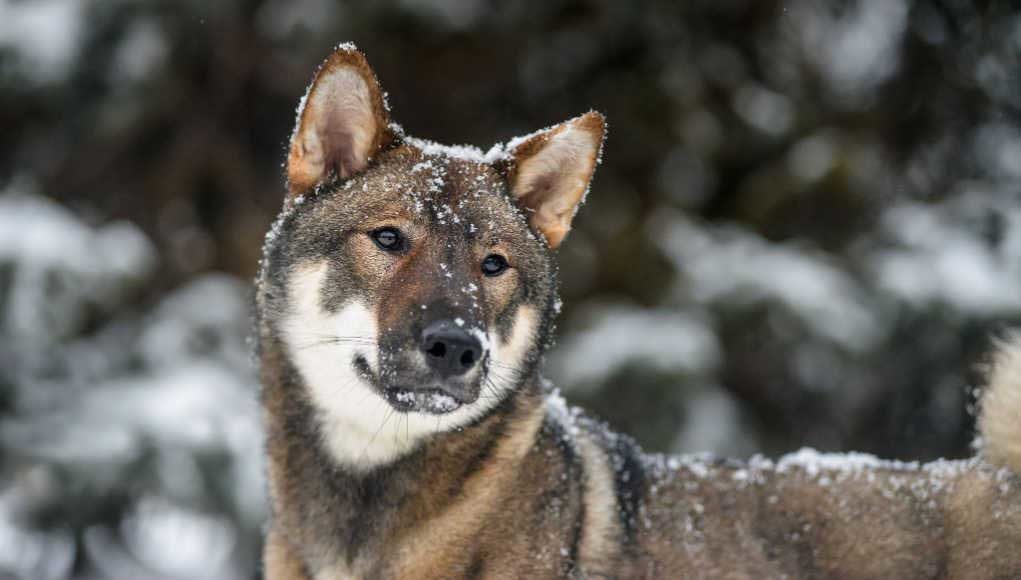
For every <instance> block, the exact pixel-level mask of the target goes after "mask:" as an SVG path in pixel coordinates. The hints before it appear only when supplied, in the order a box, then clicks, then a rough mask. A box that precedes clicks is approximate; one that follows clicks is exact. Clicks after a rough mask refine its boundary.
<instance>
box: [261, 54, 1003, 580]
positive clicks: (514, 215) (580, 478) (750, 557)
mask: <svg viewBox="0 0 1021 580" xmlns="http://www.w3.org/2000/svg"><path fill="white" fill-rule="evenodd" d="M387 122H388V117H387V114H386V111H385V107H384V103H383V98H382V91H381V90H380V89H379V87H378V85H377V83H376V80H375V77H374V75H373V74H372V71H371V69H369V68H368V64H367V63H366V62H365V60H364V57H362V56H361V54H360V53H357V51H355V50H354V49H353V48H351V47H341V48H340V49H338V51H337V53H335V54H334V55H333V56H331V57H330V59H328V60H327V62H326V63H325V64H324V65H323V67H322V69H321V70H320V72H319V74H317V76H316V80H315V81H314V83H313V86H312V88H311V89H310V90H309V94H308V102H307V103H306V106H305V107H304V108H303V109H302V110H301V113H300V115H299V120H298V127H297V128H296V130H295V136H294V139H293V140H292V147H291V152H290V157H289V165H288V175H289V178H290V192H291V195H292V198H291V200H290V201H289V202H288V203H289V207H290V209H291V210H293V211H294V212H295V213H294V214H292V215H291V217H293V218H294V220H295V223H298V224H300V226H301V227H302V228H303V229H298V228H299V225H295V224H294V223H291V227H293V228H295V230H292V231H290V232H287V231H286V230H285V231H284V233H283V234H280V232H277V234H278V235H274V236H271V239H270V240H268V242H267V250H266V255H265V256H264V257H265V260H266V263H265V265H264V267H265V268H268V271H267V270H264V272H263V277H262V278H261V280H260V281H261V282H262V283H261V284H260V291H259V293H258V296H257V304H258V311H259V314H260V322H259V355H260V363H261V369H260V373H261V380H262V385H263V390H262V403H263V408H264V412H265V425H266V452H267V476H268V480H269V493H270V501H271V507H272V521H271V522H270V524H269V528H268V534H267V539H266V546H265V551H264V559H263V561H264V566H265V577H266V578H267V579H268V580H351V579H359V580H361V579H365V580H370V579H372V580H376V579H391V578H394V579H399V580H412V579H415V580H418V579H447V578H494V579H504V578H507V579H517V578H528V579H529V580H532V579H537V580H546V579H548V580H554V579H558V578H572V579H578V580H580V579H588V578H614V579H620V580H623V579H632V578H634V579H659V578H666V579H674V578H713V579H715V578H727V579H745V578H748V579H752V578H756V579H757V578H790V579H798V578H805V579H815V578H840V579H845V578H846V579H862V580H865V579H878V578H895V579H915V578H917V579H944V578H949V579H959V578H961V579H972V578H974V579H1007V578H1021V478H1019V475H1018V473H1019V472H1021V342H1018V341H1015V342H1013V343H1007V344H1004V345H1001V347H1000V349H999V351H998V353H997V354H996V355H995V357H994V360H993V364H992V366H991V372H990V374H989V387H988V389H987V390H986V394H985V397H984V399H983V401H982V412H981V416H980V418H979V427H980V430H981V437H980V439H981V441H982V445H981V451H982V456H981V458H976V459H972V460H968V461H955V462H947V461H939V462H934V463H931V464H927V465H918V464H904V463H894V462H880V461H878V460H876V459H875V458H870V457H866V456H860V455H853V454H851V455H843V456H823V455H819V454H816V453H814V452H810V451H803V452H801V453H798V454H794V455H792V456H788V457H785V458H783V459H781V460H780V461H778V462H776V463H774V462H771V461H766V460H763V459H754V460H752V461H751V462H749V463H746V464H740V463H736V462H725V461H716V460H712V459H706V458H692V457H687V458H665V457H662V456H648V455H643V454H641V453H640V450H638V449H637V447H636V446H635V445H634V444H633V443H632V442H631V441H630V440H629V439H627V438H625V437H622V436H618V435H616V434H613V433H612V432H610V431H608V430H607V429H606V428H605V426H603V425H601V424H599V423H597V422H595V421H593V420H590V419H587V418H585V417H584V416H583V415H581V414H580V413H576V412H574V411H568V410H567V409H566V408H565V406H564V404H563V401H562V400H561V399H559V398H558V397H557V396H555V395H552V394H550V392H549V389H548V388H546V387H544V385H543V383H542V380H541V378H540V376H539V374H538V368H537V363H538V361H539V360H540V355H541V353H542V349H541V347H542V345H545V344H546V342H545V341H546V339H547V338H548V332H549V329H550V328H551V320H552V314H551V310H550V309H551V308H552V306H551V305H552V303H553V299H554V298H555V293H554V286H555V284H554V283H555V278H554V276H553V273H552V271H551V270H550V269H549V268H550V264H551V262H550V258H549V256H550V255H551V254H550V252H549V249H550V248H556V247H557V246H558V245H559V244H560V243H561V241H562V240H563V237H564V235H566V233H567V232H568V231H569V229H570V221H571V219H572V218H573V216H574V213H575V211H576V210H577V207H578V205H579V204H580V203H581V201H582V198H583V197H584V193H585V188H586V187H587V184H588V180H589V179H590V178H591V176H592V171H593V170H594V168H595V165H596V163H597V159H598V154H599V148H600V146H601V142H602V138H603V131H604V123H603V118H602V116H601V115H599V114H598V113H594V112H593V113H589V114H586V115H583V116H581V117H579V118H577V119H574V120H571V121H568V122H566V123H563V124H561V125H558V126H555V127H553V128H551V129H547V130H544V131H541V132H539V133H536V134H533V135H531V136H528V137H526V138H523V139H521V140H518V141H514V142H512V143H511V144H510V145H509V146H508V149H507V151H506V153H507V154H508V155H507V156H505V157H503V158H501V159H499V160H493V161H490V160H487V159H485V158H481V157H480V158H478V159H476V158H472V157H471V156H468V157H467V158H466V157H465V156H463V155H461V153H463V152H455V153H453V154H451V153H450V152H447V153H444V152H443V151H444V150H443V149H442V148H441V147H440V146H437V145H435V144H431V145H430V144H428V143H426V142H417V141H414V140H411V139H410V138H407V139H406V140H402V139H405V138H404V137H403V136H395V135H391V134H390V131H389V129H387V125H386V123H387ZM391 139H393V140H395V141H394V142H392V143H391V142H389V140H391ZM427 150H432V152H431V153H429V152H427ZM437 151H439V152H437ZM370 160H371V163H370ZM360 172H361V173H360ZM351 176H354V179H349V180H347V181H345V182H344V183H336V184H332V183H331V180H333V179H334V178H336V177H351ZM437 183H440V184H442V186H440V185H436V184H437ZM433 186H435V190H433V191H432V194H431V195H434V196H435V199H432V200H429V203H432V204H433V205H432V206H431V207H430V208H429V211H425V212H422V211H420V210H421V207H419V206H420V205H422V199H421V196H419V195H418V193H420V192H422V191H430V187H433ZM313 188H315V189H316V191H315V192H312V189H313ZM483 192H485V193H483ZM299 194H300V195H302V196H304V195H305V194H308V195H309V197H310V199H309V200H305V199H304V197H301V198H299V197H298V195H299ZM299 202H300V203H299ZM453 207H456V208H462V207H463V208H464V209H463V211H465V212H469V211H474V212H475V214H474V215H475V216H476V217H475V218H472V219H476V221H477V222H478V223H479V224H481V223H483V222H488V223H489V224H491V225H488V226H486V227H485V228H482V227H476V226H475V222H472V226H471V228H470V231H468V232H467V233H465V231H464V230H465V229H466V228H468V226H467V225H466V223H465V220H460V218H458V221H455V220H454V218H453V217H451V216H452V215H453V212H454V210H452V209H451V208H453ZM439 210H442V212H443V214H444V216H446V217H445V218H444V219H442V220H440V219H439V218H438V217H436V216H437V215H438V214H439V213H440V211H439ZM522 210H523V211H524V213H525V216H526V217H522V215H521V213H520V212H521V211H522ZM302 211H304V213H301V212H302ZM430 212H431V214H430ZM464 215H466V216H467V215H469V214H468V213H465V214H464ZM427 216H428V217H427ZM478 216H483V217H482V218H479V217H478ZM284 217H285V218H286V217H288V216H287V215H285V216H284ZM447 218H449V219H447ZM526 219H527V220H528V223H527V224H526V221H525V220H526ZM299 220H305V221H299ZM430 220H431V221H430ZM281 224H282V225H281V227H282V228H285V227H287V224H285V223H283V222H281ZM528 225H530V226H531V230H529V229H528V227H527V226H528ZM377 228H398V229H399V230H400V231H401V232H402V233H403V234H404V235H405V236H406V238H407V240H408V241H409V245H408V247H407V248H405V249H406V251H400V252H396V251H394V252H385V251H383V250H381V248H380V247H378V245H377V242H376V241H373V239H374V238H371V237H370V235H371V234H372V233H373V231H374V230H375V229H377ZM535 233H538V234H541V235H542V236H544V237H545V238H546V240H547V242H548V247H547V246H545V245H543V244H541V243H540V242H539V241H537V240H536V237H537V236H535V235H534V234H535ZM280 235H291V236H295V238H296V240H295V242H294V244H293V247H287V248H283V250H286V251H283V250H282V251H278V252H275V251H274V250H281V248H280V247H278V246H274V244H275V243H279V240H280V237H279V236H280ZM274 240H276V241H274ZM288 252H293V254H291V253H288ZM491 253H499V254H500V255H502V256H506V258H507V263H508V264H509V268H510V269H509V270H507V271H506V272H504V273H503V274H502V275H500V276H498V277H489V276H485V277H483V275H482V273H481V269H480V264H481V263H482V262H483V260H484V259H485V257H486V256H487V255H489V254H491ZM439 264H443V266H442V271H441V269H440V267H439ZM469 285H471V286H474V287H475V290H474V291H472V292H471V293H468V294H466V293H465V292H464V288H465V287H467V286H469ZM451 296H453V299H451ZM469 299H470V300H472V301H474V300H476V299H477V301H478V304H477V305H476V306H474V307H473V309H467V308H465V307H464V306H463V302H464V301H466V300H469ZM444 300H447V301H448V302H450V301H451V300H453V301H456V302H457V303H456V304H454V305H451V304H449V303H445V302H444ZM331 301H332V302H333V304H332V305H331ZM352 304H353V306H352ZM426 304H438V305H439V307H438V308H431V310H439V309H441V308H449V309H451V310H452V312H455V314H451V316H453V315H464V316H478V317H479V320H478V321H476V322H479V324H481V327H485V328H487V329H493V328H495V329H497V330H498V332H496V333H495V334H492V336H493V338H492V339H489V338H488V337H489V336H490V334H486V335H485V336H486V337H487V340H491V347H490V348H489V351H488V354H489V355H490V356H491V357H493V360H496V361H499V360H504V361H508V360H509V361H512V363H513V364H511V363H506V362H504V363H502V366H500V367H495V366H494V368H493V369H491V371H492V375H493V376H497V375H498V374H499V373H518V375H516V376H517V377H518V378H517V379H515V380H516V381H517V382H515V383H514V384H513V387H507V390H506V392H503V393H497V396H495V397H492V399H493V400H492V405H491V406H490V407H487V408H485V409H484V410H483V411H480V412H478V413H476V414H471V415H462V418H464V419H465V420H464V421H463V422H459V423H458V422H452V421H457V419H454V418H452V417H455V416H456V415H457V413H458V412H459V411H463V410H464V409H463V408H462V409H459V410H455V411H452V412H447V413H445V414H438V415H436V417H435V421H436V429H435V430H432V426H431V424H430V425H429V426H428V429H427V430H420V431H418V432H416V433H415V438H413V437H412V436H411V435H410V434H409V433H408V427H409V426H411V425H416V423H414V422H413V421H416V422H418V423H417V426H418V427H421V425H422V421H423V417H425V418H428V420H430V421H431V420H432V419H433V417H431V416H429V415H420V414H416V413H418V412H417V411H413V412H407V413H403V414H402V413H398V414H397V417H396V419H395V422H394V423H388V422H387V421H388V420H389V418H390V415H386V413H390V414H391V415H392V411H393V409H394V407H391V406H389V405H391V403H389V402H387V399H384V398H383V396H382V393H385V392H386V389H385V388H384V387H385V385H383V386H379V384H382V383H378V384H375V388H376V389H377V390H375V391H373V390H370V389H369V386H368V385H369V382H368V381H370V380H371V379H373V378H374V377H373V376H372V373H373V372H374V371H373V370H372V367H373V365H374V364H382V363H381V362H380V360H381V359H383V358H386V357H390V358H391V359H396V358H397V357H399V356H400V355H403V354H408V353H409V352H412V353H419V354H420V351H419V348H421V345H420V343H416V342H407V341H406V342H400V343H399V344H400V345H401V347H400V348H394V349H391V350H390V351H384V350H378V351H374V352H373V353H370V354H366V353H368V351H365V352H360V353H359V356H362V357H363V359H364V362H363V366H365V365H367V366H368V368H369V370H368V371H365V370H360V371H358V372H359V373H361V374H358V375H351V377H350V378H352V382H353V383H354V384H356V385H357V384H359V383H357V381H363V382H365V383H366V384H365V385H362V388H363V390H362V392H361V394H360V395H359V396H354V397H350V398H346V396H349V395H350V391H348V392H347V393H345V392H344V391H343V389H344V388H345V387H347V388H350V385H344V384H341V383H344V381H343V380H336V376H341V377H342V378H344V377H347V375H343V374H341V375H335V374H331V373H334V371H335V370H336V369H338V368H340V369H345V371H344V372H348V373H349V374H351V373H354V372H355V371H353V370H352V369H354V368H355V367H356V362H358V359H354V360H355V362H352V361H350V360H337V358H340V357H337V358H334V357H333V356H332V355H334V354H336V353H337V352H344V353H345V354H347V355H348V357H350V356H351V353H350V352H348V351H337V350H330V348H323V350H318V351H316V350H309V349H314V348H321V347H323V345H324V344H330V340H326V341H325V342H324V341H323V336H324V335H326V338H327V339H330V338H331V334H330V333H337V332H349V331H357V330H358V329H359V328H360V329H361V330H362V331H363V332H366V333H374V334H377V335H378V336H379V337H382V336H384V334H385V333H387V332H389V333H395V332H398V331H402V332H403V330H402V325H405V324H407V325H408V326H409V327H410V326H411V322H409V321H410V320H414V317H415V316H424V315H422V314H421V313H420V311H419V309H420V308H422V306H424V305H426ZM458 304H460V306H458ZM342 307H343V309H342ZM456 308H461V309H460V310H456ZM543 309H546V310H543ZM295 311H300V312H302V313H303V314H302V316H297V317H295V316H293V315H294V312H295ZM334 315H336V316H337V317H338V318H342V319H343V322H344V324H340V323H339V322H337V320H338V319H335V318H331V317H332V316H334ZM370 315H371V316H370ZM359 317H360V318H359ZM366 320H369V322H366ZM507 321H513V324H508V322H507ZM335 326H336V327H341V326H343V328H334V327H335ZM366 329H370V330H366ZM394 329H397V330H394ZM303 332H304V333H306V334H302V333H303ZM409 332H410V331H409ZM480 332H481V331H480ZM390 336H391V338H392V337H393V336H398V335H397V334H391V335H390ZM399 336H403V335H399ZM355 338H357V341H356V342H359V343H360V344H362V345H364V344H365V343H373V344H374V343H376V342H380V341H381V340H376V337H355ZM352 348H354V347H352ZM297 353H301V354H297ZM309 353H311V354H309ZM501 357H502V358H501ZM370 359H371V362H368V361H370ZM298 367H301V368H298ZM487 372H490V371H487ZM415 376H416V377H418V378H416V379H415V380H418V379H420V378H421V377H422V376H423V375H415ZM425 376H426V378H425V379H421V380H422V381H423V382H424V383H425V384H427V385H428V384H432V383H429V382H427V381H428V380H431V379H429V377H428V375H425ZM309 377H312V378H313V379H314V378H317V377H318V379H319V380H317V381H315V385H314V386H310V385H309V384H308V383H309V382H311V379H310V378H309ZM376 378H378V377H376ZM487 378H489V377H487ZM504 380H506V379H504ZM391 386H392V385H391ZM490 395H492V393H490ZM371 397H375V398H371ZM359 399H360V400H359ZM482 401H484V399H481V398H479V399H476V402H482ZM486 402H487V403H488V401H486ZM381 409H382V411H381ZM384 416H385V417H386V419H384V420H382V421H381V424H380V425H379V430H378V431H377V432H376V433H375V435H379V434H380V433H383V435H384V437H392V438H393V439H392V441H391V442H390V443H388V444H387V445H385V446H383V447H384V449H383V451H382V452H380V453H379V454H378V456H377V457H376V458H375V461H373V462H369V463H364V464H363V463H361V462H360V459H361V457H354V456H355V455H356V454H357V453H356V452H357V451H359V450H361V449H362V448H364V447H366V446H363V445H362V440H363V439H365V438H364V437H363V438H362V439H358V438H357V437H356V435H359V434H361V435H365V433H364V432H363V431H364V430H365V429H364V428H365V424H363V423H359V421H362V420H364V419H365V418H366V417H372V418H378V417H384ZM402 421H404V423H403V425H404V431H403V432H402V429H401V425H402V423H401V422H402ZM441 425H442V426H443V428H441ZM356 426H357V429H356ZM369 428H370V429H375V424H374V423H373V424H372V426H371V427H369ZM402 433H403V437H404V438H403V439H402ZM372 442H373V440H372V439H370V440H369V442H368V443H369V444H371V443H372ZM352 447H354V449H355V452H352V450H351V448H352Z"/></svg>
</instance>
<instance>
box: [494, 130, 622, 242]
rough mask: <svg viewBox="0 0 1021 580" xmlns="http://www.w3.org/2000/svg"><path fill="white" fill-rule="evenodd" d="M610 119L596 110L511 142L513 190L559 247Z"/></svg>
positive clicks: (537, 225) (534, 224) (531, 218)
mask: <svg viewBox="0 0 1021 580" xmlns="http://www.w3.org/2000/svg"><path fill="white" fill-rule="evenodd" d="M605 132H606V121H605V120H604V118H603V116H602V115H601V114H599V113H597V112H595V111H589V112H588V113H585V114H584V115H582V116H580V117H576V118H574V119H571V120H570V121H566V122H564V123H561V124H559V125H555V126H553V127H550V128H549V129H545V130H543V131H540V132H538V133H534V134H532V135H529V136H527V137H523V138H521V139H516V140H514V141H511V142H510V143H509V144H508V149H509V150H510V151H509V153H510V155H511V159H510V167H509V168H508V179H509V181H510V188H511V195H513V196H514V199H515V200H516V201H517V203H518V205H519V206H520V207H521V208H522V209H524V210H525V211H526V212H528V214H529V215H528V219H529V223H530V224H531V225H532V227H533V228H534V229H535V230H536V231H538V232H539V233H541V234H542V235H543V236H545V237H546V241H547V243H549V247H550V248H556V247H557V246H559V245H560V242H562V241H563V239H564V236H566V235H567V232H568V231H570V229H571V220H572V219H573V218H574V214H575V213H577V211H578V206H580V205H581V202H582V201H583V200H584V198H585V192H586V191H587V190H588V185H589V181H591V179H592V173H593V172H595V169H596V163H598V161H599V153H600V150H601V148H602V146H603V135H604V134H605Z"/></svg>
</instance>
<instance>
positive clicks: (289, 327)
mask: <svg viewBox="0 0 1021 580" xmlns="http://www.w3.org/2000/svg"><path fill="white" fill-rule="evenodd" d="M381 95H382V93H381V91H380V90H379V87H378V85H377V84H376V80H375V77H374V75H372V72H371V70H370V69H369V68H368V65H367V64H365V61H364V59H363V58H362V56H361V54H360V53H358V52H356V51H354V50H353V49H352V48H349V47H341V48H340V49H338V51H337V52H336V53H335V54H334V55H333V56H331V57H330V59H328V60H327V62H326V63H325V64H324V66H323V68H322V69H321V70H320V71H319V73H318V74H317V75H316V79H315V81H314V82H313V84H312V86H311V87H310V89H309V93H308V95H307V96H306V100H305V101H304V103H303V107H302V109H301V110H300V112H299V117H298V126H297V127H296V129H295V133H294V136H293V137H292V143H291V152H290V156H289V160H288V176H289V180H290V188H291V195H292V198H291V200H290V201H289V204H288V205H289V209H288V210H287V211H286V212H285V214H284V216H283V217H282V219H281V221H280V222H279V225H278V228H276V231H275V232H274V234H273V235H271V237H270V240H269V243H267V252H266V256H265V264H264V268H265V269H264V272H263V279H264V283H265V284H267V285H270V286H272V285H274V284H275V285H277V286H279V289H278V290H276V291H275V292H276V294H279V295H280V296H281V297H282V299H281V300H280V301H279V302H276V303H274V304H275V306H274V307H272V308H267V305H266V302H265V300H262V299H261V300H262V308H263V309H264V310H270V311H271V314H270V318H272V321H273V324H274V325H275V327H276V332H277V333H278V334H279V336H280V338H281V340H282V342H283V344H284V345H285V347H286V349H287V354H288V355H289V358H290V360H291V361H292V362H293V365H294V366H295V367H296V368H295V370H296V371H297V373H298V374H299V375H300V378H301V382H302V383H303V386H304V387H305V388H306V389H307V392H308V395H309V399H310V400H311V401H312V403H313V405H314V407H315V408H316V410H317V411H318V413H317V414H318V415H319V420H320V421H321V423H322V425H321V426H322V432H323V436H324V440H325V442H326V443H327V446H328V448H329V449H330V450H331V451H332V453H333V455H334V456H335V457H336V458H337V459H338V460H339V461H341V462H343V463H345V464H348V465H351V466H356V467H358V466H360V467H364V468H369V467H372V466H374V465H378V464H380V463H384V462H388V461H391V460H393V459H394V458H396V457H399V456H400V455H401V454H403V453H405V452H407V451H408V450H410V449H411V448H413V447H414V446H415V445H416V444H417V443H418V442H419V441H421V440H422V439H423V438H426V437H428V436H429V435H432V434H435V433H437V432H442V431H446V430H450V429H456V428H458V427H462V426H464V425H466V424H468V423H470V422H471V421H473V420H476V419H477V418H479V417H482V416H484V415H485V414H486V413H488V412H491V411H492V410H493V409H495V408H496V407H497V406H498V405H499V404H500V403H501V402H503V401H505V400H506V399H507V398H508V397H509V396H510V395H511V393H513V392H514V391H515V389H517V388H518V387H520V385H521V384H522V381H525V380H529V379H534V371H535V366H536V364H537V361H538V358H539V356H540V355H541V350H542V347H543V345H544V343H545V342H546V340H545V339H546V335H547V333H548V332H549V329H550V325H551V320H552V318H553V315H554V312H553V310H554V303H555V301H556V283H555V276H554V266H553V264H552V261H551V252H550V249H551V248H555V247H556V246H557V245H558V244H559V243H560V241H561V240H562V239H563V236H564V235H565V234H566V232H567V230H568V229H569V227H570V219H571V217H573V215H574V212H575V210H576V208H577V205H578V204H579V203H580V201H581V199H582V197H583V195H584V191H585V189H586V187H587V184H588V180H589V178H590V177H591V174H592V171H593V169H594V166H595V163H596V159H597V156H598V151H599V148H600V145H601V140H602V135H603V122H602V118H601V117H600V116H599V115H598V114H596V113H589V114H588V115H585V116H582V117H579V118H578V119H575V120H573V121H569V122H568V123H565V124H562V125H560V126H557V127H554V128H551V129H549V130H546V131H544V132H540V133H537V134H535V135H533V136H531V137H529V138H525V139H521V140H518V141H517V142H512V143H511V144H510V145H508V146H507V147H505V148H494V149H493V150H491V152H490V153H489V154H487V155H483V154H482V153H481V152H479V151H476V150H470V149H466V148H448V147H442V146H438V145H436V144H432V143H426V142H421V141H418V140H415V139H410V138H406V137H404V136H402V135H400V134H399V133H398V132H397V131H398V130H397V129H395V128H394V127H392V126H390V125H389V123H388V119H387V118H386V113H385V111H386V109H385V106H384V103H383V102H382V96H381Z"/></svg>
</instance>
